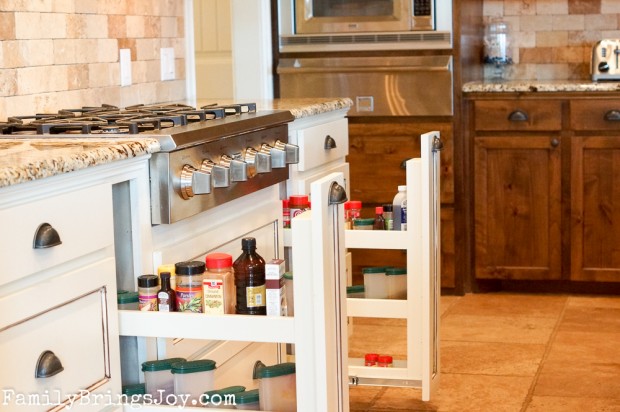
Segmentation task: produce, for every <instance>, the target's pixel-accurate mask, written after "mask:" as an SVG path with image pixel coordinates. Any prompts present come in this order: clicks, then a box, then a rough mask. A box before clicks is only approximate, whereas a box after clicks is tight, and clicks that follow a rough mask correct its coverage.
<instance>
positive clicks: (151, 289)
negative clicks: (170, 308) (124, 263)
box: [138, 275, 159, 311]
mask: <svg viewBox="0 0 620 412" xmlns="http://www.w3.org/2000/svg"><path fill="white" fill-rule="evenodd" d="M158 290H159V278H158V277H157V276H155V275H142V276H138V309H140V310H143V311H151V310H152V311H155V310H157V291H158Z"/></svg>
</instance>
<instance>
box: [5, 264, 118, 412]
mask: <svg viewBox="0 0 620 412" xmlns="http://www.w3.org/2000/svg"><path fill="white" fill-rule="evenodd" d="M106 281H107V282H108V283H110V282H113V281H114V259H112V258H108V259H105V260H103V261H99V262H98V263H96V264H93V265H90V266H87V267H85V268H82V269H79V270H75V271H73V272H70V273H67V274H65V275H63V276H60V277H59V278H56V279H54V280H53V281H49V282H46V283H45V284H42V285H37V286H33V287H30V288H26V289H23V290H21V291H20V292H18V293H14V294H10V295H7V296H5V297H3V298H1V299H0V311H1V312H2V313H4V314H7V316H3V319H2V321H0V364H1V365H2V368H3V371H4V372H3V373H2V374H0V388H3V390H4V395H3V396H4V398H3V401H4V402H5V403H4V404H5V405H7V406H8V409H7V410H19V407H18V405H16V404H15V403H14V402H16V397H17V396H18V395H19V394H40V395H41V394H45V393H49V394H50V397H51V399H50V402H54V403H58V401H59V398H60V402H62V401H64V400H65V399H67V396H69V395H71V396H72V395H75V394H80V391H81V390H86V389H88V390H89V391H95V390H96V389H97V388H99V389H98V392H101V391H105V390H108V389H109V388H110V385H111V382H110V380H111V370H110V368H111V365H110V359H111V357H110V353H111V348H110V334H112V333H116V330H117V328H116V327H115V326H114V325H109V324H108V322H114V324H115V322H116V312H114V313H108V312H109V310H110V307H109V306H108V302H107V301H108V299H110V298H111V297H110V296H112V295H114V292H115V290H113V289H114V288H113V287H112V288H107V287H106ZM115 350H118V349H115ZM46 351H51V352H52V353H53V354H54V355H55V356H56V357H57V358H58V360H59V361H60V363H61V364H62V367H63V370H62V371H60V372H58V373H57V374H55V375H53V376H48V377H39V378H37V377H35V371H36V370H37V364H38V361H39V357H40V356H41V354H43V353H44V352H46ZM114 371H115V372H117V371H116V369H114ZM7 390H9V391H10V392H6V391H7ZM7 396H9V397H7ZM78 403H80V402H78ZM81 403H84V402H81ZM53 406H55V405H37V406H36V407H34V406H31V407H30V408H29V409H28V410H42V411H43V410H45V411H46V410H49V409H50V408H52V407H53ZM74 406H77V403H76V405H74ZM4 407H6V406H4ZM4 407H3V408H4ZM75 409H79V408H77V407H76V408H75ZM72 410H73V408H72Z"/></svg>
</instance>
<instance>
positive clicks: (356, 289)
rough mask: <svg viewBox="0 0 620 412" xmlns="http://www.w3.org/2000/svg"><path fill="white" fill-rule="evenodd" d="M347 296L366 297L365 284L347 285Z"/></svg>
mask: <svg viewBox="0 0 620 412" xmlns="http://www.w3.org/2000/svg"><path fill="white" fill-rule="evenodd" d="M347 297H348V298H364V297H366V296H365V293H364V285H353V286H347Z"/></svg>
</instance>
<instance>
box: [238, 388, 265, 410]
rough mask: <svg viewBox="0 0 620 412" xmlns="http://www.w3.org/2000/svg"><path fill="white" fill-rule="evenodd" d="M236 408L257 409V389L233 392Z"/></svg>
mask: <svg viewBox="0 0 620 412" xmlns="http://www.w3.org/2000/svg"><path fill="white" fill-rule="evenodd" d="M235 402H236V403H237V405H236V407H237V409H244V410H253V411H258V410H259V409H258V408H260V403H259V395H258V389H252V390H250V391H245V392H241V393H237V394H235Z"/></svg>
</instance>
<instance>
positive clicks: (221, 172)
mask: <svg viewBox="0 0 620 412" xmlns="http://www.w3.org/2000/svg"><path fill="white" fill-rule="evenodd" d="M200 170H202V171H203V172H206V173H209V174H210V175H211V178H212V183H213V187H228V186H230V169H229V168H228V167H226V166H223V165H218V164H215V163H214V162H213V161H211V160H209V159H206V160H203V161H202V165H201V166H200Z"/></svg>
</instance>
